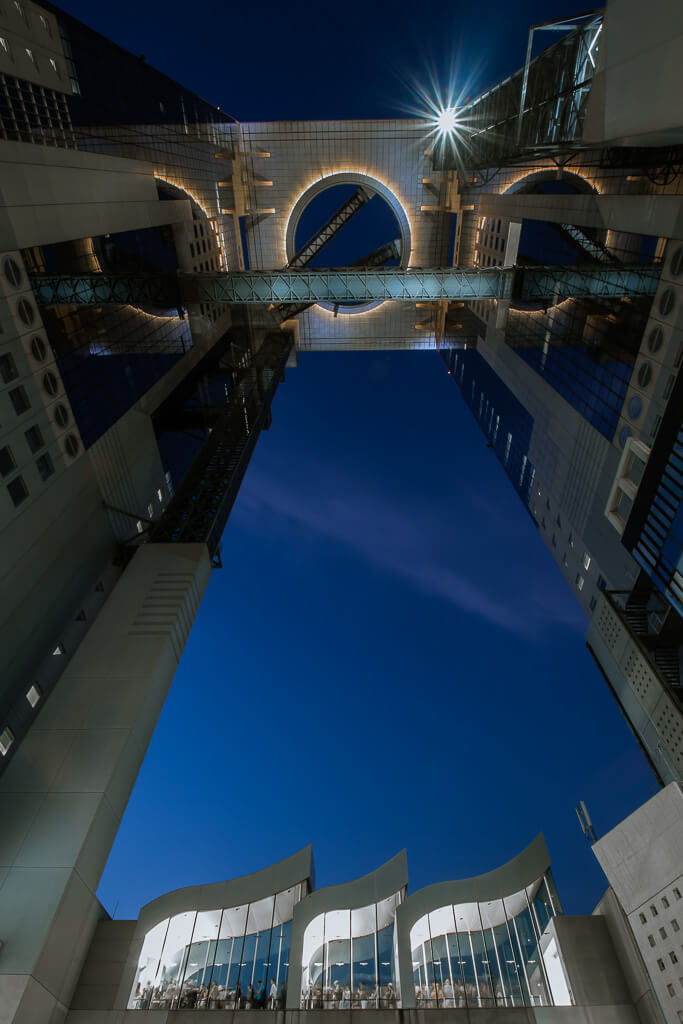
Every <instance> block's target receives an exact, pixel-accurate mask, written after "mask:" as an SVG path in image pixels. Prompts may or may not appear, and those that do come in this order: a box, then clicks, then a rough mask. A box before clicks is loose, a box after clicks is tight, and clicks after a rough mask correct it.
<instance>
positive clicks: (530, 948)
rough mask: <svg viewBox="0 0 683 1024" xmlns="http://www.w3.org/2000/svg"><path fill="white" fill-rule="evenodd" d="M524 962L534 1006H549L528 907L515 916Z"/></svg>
mask: <svg viewBox="0 0 683 1024" xmlns="http://www.w3.org/2000/svg"><path fill="white" fill-rule="evenodd" d="M515 926H516V928H517V937H518V939H519V948H520V951H521V954H522V964H523V966H524V967H525V969H526V976H527V981H528V985H529V993H530V998H531V1005H532V1006H548V1005H549V1003H550V1000H549V999H548V989H547V986H546V982H545V977H544V974H543V967H542V964H541V955H540V950H539V948H538V940H537V938H536V931H535V929H534V926H533V922H532V919H531V912H530V910H528V909H525V910H522V911H521V913H519V914H517V916H516V918H515Z"/></svg>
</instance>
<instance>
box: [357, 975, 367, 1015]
mask: <svg viewBox="0 0 683 1024" xmlns="http://www.w3.org/2000/svg"><path fill="white" fill-rule="evenodd" d="M358 1001H359V1002H360V1008H361V1010H367V1008H368V993H367V992H366V990H365V985H364V984H363V982H362V981H361V982H360V983H359V985H358Z"/></svg>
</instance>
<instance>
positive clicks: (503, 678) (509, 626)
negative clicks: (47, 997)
mask: <svg viewBox="0 0 683 1024" xmlns="http://www.w3.org/2000/svg"><path fill="white" fill-rule="evenodd" d="M64 6H65V8H66V9H67V10H68V11H69V12H70V13H72V14H74V15H76V16H77V17H81V18H83V20H86V21H88V22H89V23H90V24H92V25H93V27H95V28H97V29H99V30H100V31H102V32H103V33H104V34H105V35H108V36H110V37H111V38H113V39H114V40H116V41H117V42H119V43H121V44H122V45H124V46H126V47H127V48H129V49H131V50H132V51H134V52H135V53H144V54H145V55H146V56H147V59H148V61H149V62H150V63H151V64H154V65H156V66H158V67H159V68H161V69H162V70H164V71H166V72H167V73H169V74H170V75H172V76H173V77H175V78H177V79H179V80H181V81H183V82H184V83H185V84H187V85H188V86H189V87H191V88H193V89H194V90H195V91H196V92H198V93H200V94H201V95H203V96H205V97H206V99H208V100H211V101H212V102H215V103H217V104H219V105H220V106H221V107H223V109H225V110H227V111H229V112H230V113H232V114H233V115H234V116H236V117H237V118H239V119H244V120H246V119H263V120H269V119H275V118H283V117H286V118H317V117H343V116H346V117H382V116H389V117H391V116H397V115H400V114H401V113H402V110H401V107H402V106H405V105H406V104H409V103H410V101H411V97H410V92H409V90H408V89H407V88H406V85H405V83H406V82H408V81H409V80H411V79H413V80H417V81H419V82H421V83H422V84H423V85H426V84H427V83H428V80H429V73H428V68H429V67H430V66H432V67H433V68H434V69H435V71H436V73H437V76H438V78H439V80H440V81H441V82H443V83H445V82H446V80H447V79H448V76H449V71H450V69H451V67H452V66H453V62H454V61H455V62H457V63H458V67H459V68H460V69H461V75H462V76H467V75H469V76H473V78H474V80H473V82H472V86H471V91H472V92H473V93H477V92H479V91H481V89H482V88H483V87H485V86H486V85H487V84H490V83H491V82H493V81H495V80H498V79H500V78H501V77H504V76H505V75H506V74H508V73H510V72H511V71H513V70H514V69H515V68H516V67H518V66H519V65H520V64H521V63H522V62H523V58H524V52H525V46H526V34H527V28H528V25H529V24H530V23H532V22H539V21H545V20H548V19H549V18H551V17H559V16H566V15H568V14H571V13H573V10H572V8H571V6H568V5H567V3H566V2H557V0H553V2H535V3H532V2H528V0H527V2H522V3H521V4H514V5H513V4H510V3H509V0H506V2H504V3H503V2H500V0H492V2H489V3H487V4H486V5H485V6H479V7H477V6H476V5H472V4H468V5H458V4H457V3H449V4H441V5H439V4H432V5H431V6H429V8H425V7H424V6H420V5H415V4H414V3H410V4H408V3H401V2H375V0H371V2H370V3H368V4H365V5H363V6H362V7H361V8H358V7H349V6H348V5H347V6H346V7H345V6H341V7H340V6H339V5H333V4H309V3H296V2H295V3H287V4H281V5H275V4H272V3H261V4H259V5H257V6H256V7H252V6H251V5H248V4H242V5H238V4H235V5H232V4H231V5H228V4H221V5H219V4H215V3H210V2H208V0H195V2H194V3H193V4H192V6H191V7H188V5H187V4H180V3H174V2H173V0H165V2H164V3H161V2H160V0H148V2H147V3H145V4H140V3H139V0H135V2H133V0H118V2H117V3H116V4H115V5H114V4H106V5H97V6H94V5H92V4H91V3H89V2H87V3H86V2H85V0H71V2H65V3H64ZM252 12H253V16H254V20H253V21H252V20H251V17H252ZM460 82H461V83H462V77H461V79H460ZM223 563H224V569H223V570H222V571H220V572H215V573H214V575H213V577H212V580H211V583H210V586H209V590H208V593H207V596H206V598H205V600H204V604H203V606H202V610H201V613H200V615H199V618H198V621H197V623H196V625H195V628H194V630H193V633H192V636H191V639H190V642H189V645H188V648H187V650H186V653H185V656H184V658H183V662H182V664H181V667H180V670H179V673H178V675H177V677H176V680H175V682H174V685H173V689H172V691H171V695H170V697H169V699H168V701H167V703H166V706H165V708H164V711H163V714H162V717H161V720H160V724H159V727H158V729H157V733H156V735H155V738H154V741H153V743H152V746H151V748H150V751H149V753H148V756H147V758H146V761H145V764H144V766H143V769H142V772H141V774H140V777H139V779H138V783H137V786H136V789H135V791H134V794H133V797H132V799H131V802H130V805H129V808H128V811H127V813H126V817H125V819H124V823H123V825H122V828H121V831H120V834H119V837H118V839H117V842H116V844H115V847H114V850H113V853H112V856H111V858H110V861H109V864H108V866H107V870H106V872H105V876H104V879H103V882H102V886H101V891H100V895H101V898H102V900H103V902H104V903H105V905H106V906H107V908H108V909H109V910H110V911H114V909H115V908H116V916H117V917H127V916H135V915H136V914H137V911H138V909H139V907H140V905H141V904H143V903H145V902H146V901H148V900H150V899H153V898H154V897H156V896H157V895H159V894H160V893H162V892H164V891H166V890H168V889H171V888H176V887H178V886H182V885H188V884H194V883H197V882H204V881H215V880H219V879H222V878H229V877H232V876H235V875H239V874H242V873H246V872H249V871H251V870H256V869H258V868H260V867H263V866H265V865H266V864H268V863H271V862H272V861H274V860H278V859H279V858H281V857H284V856H286V855H287V854H289V853H291V852H292V851H294V850H296V849H298V848H300V847H301V846H303V845H305V844H306V843H308V842H313V844H314V850H315V857H316V864H317V872H318V884H327V883H331V882H336V881H342V880H345V879H350V878H353V877H355V876H357V875H359V874H362V873H364V872H367V871H370V870H372V869H373V868H375V867H376V866H377V865H379V864H380V863H381V862H382V861H384V860H386V859H387V858H389V857H391V856H392V855H393V854H394V853H395V852H396V851H397V850H399V849H401V848H402V847H404V846H405V847H406V848H407V851H408V862H409V868H410V876H411V887H412V888H413V889H414V888H418V887H420V886H422V885H425V884H429V883H430V882H434V881H440V880H442V879H446V878H454V877H458V876H463V875H468V874H476V873H478V872H481V871H486V870H489V869H491V868H492V867H494V866H496V865H497V864H499V863H501V862H503V861H504V860H506V859H507V858H509V857H511V856H513V855H514V854H515V853H516V852H518V851H519V850H520V849H521V847H522V846H524V845H525V844H526V843H527V842H529V841H530V840H531V839H532V838H533V836H534V835H535V834H536V832H537V831H539V830H541V829H542V830H543V831H544V832H545V834H546V838H547V840H548V844H549V847H550V851H551V855H552V857H553V863H554V870H555V876H556V881H557V883H558V886H559V889H560V895H561V897H562V898H563V901H564V904H565V909H568V910H569V911H571V912H588V911H590V910H591V909H592V907H593V905H594V904H595V902H596V901H597V899H598V898H599V896H600V894H601V892H602V890H603V889H604V887H605V883H604V880H603V879H602V876H601V874H600V872H599V870H598V868H597V864H596V862H595V861H594V858H593V856H592V854H591V852H590V848H589V846H588V844H587V842H586V841H585V840H584V838H583V836H582V834H581V832H580V830H579V826H578V823H577V820H576V816H575V813H574V807H575V805H576V803H577V802H578V800H579V799H581V798H583V799H585V800H586V801H587V802H588V805H589V807H590V809H591V812H592V814H593V818H594V821H595V825H596V828H597V829H598V831H599V832H602V831H604V830H606V829H607V828H609V827H610V826H612V825H613V824H615V823H616V822H617V821H618V820H619V819H620V818H621V817H623V816H624V815H625V814H627V813H628V812H629V811H631V810H633V809H634V808H635V807H636V806H637V805H638V804H639V803H641V802H642V801H643V800H644V799H646V798H647V796H648V795H649V793H650V792H651V791H652V790H653V788H654V785H655V783H654V778H653V776H652V775H651V773H650V771H649V769H648V768H647V766H646V765H645V763H644V760H643V758H642V757H641V755H640V753H639V751H638V749H637V747H636V745H635V742H634V741H633V739H632V738H631V736H630V734H629V732H628V729H627V727H626V725H625V724H624V722H623V720H622V718H621V715H620V713H619V711H618V709H617V706H616V705H615V703H614V702H613V700H612V698H611V696H610V694H609V692H608V690H607V688H606V686H605V684H604V682H603V681H602V679H601V677H600V675H599V673H598V671H597V669H596V668H595V666H594V665H593V663H592V661H591V659H590V657H589V655H588V653H587V651H586V649H585V646H584V635H585V629H586V623H585V621H584V620H583V618H582V615H581V613H580V611H579V609H578V606H576V605H575V602H574V599H573V598H572V596H571V594H570V592H569V590H568V588H567V587H566V585H565V584H564V582H563V580H562V577H561V574H560V571H559V570H558V569H557V568H556V566H555V564H554V563H553V561H552V559H551V557H550V555H549V554H548V553H547V552H546V550H545V548H544V546H543V543H542V541H541V539H540V537H539V536H538V535H537V531H536V529H535V528H534V525H533V523H532V521H531V519H530V517H529V515H528V513H527V512H526V511H525V510H524V508H523V507H522V505H521V503H520V501H519V499H518V498H517V496H516V494H515V493H514V491H513V489H512V487H511V486H510V484H509V482H508V480H507V478H506V477H505V475H504V473H503V472H502V470H501V468H500V467H499V465H498V463H497V462H496V461H495V459H494V457H493V455H492V453H491V451H490V450H488V449H487V448H486V443H485V440H484V438H483V436H482V435H481V433H480V432H479V428H478V427H477V425H476V423H475V422H474V419H473V418H472V416H471V414H470V412H469V410H468V409H467V408H466V406H465V404H464V402H463V401H462V399H461V397H460V395H459V393H458V391H457V388H456V387H455V385H454V383H453V381H452V380H451V379H450V378H449V377H448V375H447V374H446V371H445V368H444V367H443V365H442V363H441V361H440V360H439V358H438V356H437V355H436V354H435V353H420V352H416V353H395V354H390V355H385V354H373V353H369V354H367V353H365V354H355V353H354V354H352V353H343V354H308V355H304V356H303V357H302V358H301V360H300V365H299V367H298V368H297V369H296V370H293V371H291V373H289V374H288V380H287V383H286V384H285V385H284V386H283V387H282V388H281V389H280V391H279V393H278V395H277V398H276V401H275V405H274V409H273V427H272V429H271V430H270V432H269V433H267V434H265V435H264V436H263V437H262V439H261V441H260V442H259V445H258V449H257V452H256V455H255V457H254V459H253V461H252V465H251V467H250V469H249V472H248V473H247V477H246V481H245V483H244V485H243V488H242V491H241V494H240V496H239V499H238V502H237V505H236V508H235V511H234V513H233V517H232V519H231V521H230V523H229V525H228V529H227V531H226V534H225V538H224V544H223Z"/></svg>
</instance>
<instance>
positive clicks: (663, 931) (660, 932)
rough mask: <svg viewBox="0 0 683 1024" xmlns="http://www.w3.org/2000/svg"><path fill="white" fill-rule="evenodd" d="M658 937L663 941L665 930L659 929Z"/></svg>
mask: <svg viewBox="0 0 683 1024" xmlns="http://www.w3.org/2000/svg"><path fill="white" fill-rule="evenodd" d="M659 937H660V939H665V938H666V928H660V929H659Z"/></svg>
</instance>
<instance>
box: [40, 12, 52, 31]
mask: <svg viewBox="0 0 683 1024" xmlns="http://www.w3.org/2000/svg"><path fill="white" fill-rule="evenodd" d="M38 18H39V19H40V24H41V25H42V26H43V28H44V29H45V31H46V32H47V34H48V35H49V36H51V35H52V32H51V31H50V22H49V21H48V20H47V18H46V17H45V15H44V14H39V15H38Z"/></svg>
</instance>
